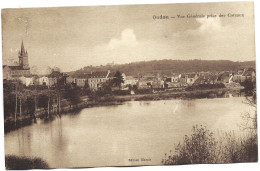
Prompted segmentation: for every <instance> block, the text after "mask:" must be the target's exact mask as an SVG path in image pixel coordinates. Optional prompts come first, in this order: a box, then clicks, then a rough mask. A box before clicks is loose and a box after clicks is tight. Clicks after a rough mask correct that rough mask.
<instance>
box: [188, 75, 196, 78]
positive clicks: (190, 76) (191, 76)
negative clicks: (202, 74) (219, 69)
mask: <svg viewBox="0 0 260 171" xmlns="http://www.w3.org/2000/svg"><path fill="white" fill-rule="evenodd" d="M187 75H188V78H194V77H195V76H196V74H187Z"/></svg>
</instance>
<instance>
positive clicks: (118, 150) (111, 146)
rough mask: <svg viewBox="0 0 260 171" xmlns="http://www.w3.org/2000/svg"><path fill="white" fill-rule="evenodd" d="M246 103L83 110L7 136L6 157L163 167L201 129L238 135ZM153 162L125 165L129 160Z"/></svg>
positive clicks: (59, 164)
mask: <svg viewBox="0 0 260 171" xmlns="http://www.w3.org/2000/svg"><path fill="white" fill-rule="evenodd" d="M244 101H245V98H244V97H233V98H215V99H195V100H177V99H173V100H160V101H130V102H125V103H124V104H123V105H115V106H101V107H93V108H86V109H83V110H81V111H80V112H79V113H76V114H66V115H62V116H61V117H56V118H55V119H54V120H52V121H49V122H46V121H43V120H38V121H37V123H36V124H32V125H30V126H26V127H23V128H21V129H19V130H15V131H11V132H9V133H7V134H5V153H6V154H14V155H19V156H35V157H41V158H42V159H44V160H45V161H47V163H48V164H49V166H50V167H51V168H66V167H93V166H107V165H110V166H116V165H140V164H141V165H151V164H153V165H155V164H161V160H162V159H163V158H164V155H165V153H168V152H169V151H170V150H173V149H174V144H175V143H178V142H179V141H181V140H182V139H183V136H184V135H185V134H189V133H190V132H191V129H192V126H193V125H196V124H202V125H205V126H207V128H208V129H210V130H213V131H215V132H216V131H218V132H222V131H223V132H228V131H235V132H239V126H238V125H239V124H240V123H241V122H242V118H241V114H242V113H243V112H252V110H253V109H252V108H250V107H249V106H248V105H247V104H245V103H243V102H244ZM141 158H144V159H147V160H151V161H145V162H141V161H129V159H134V160H135V159H141Z"/></svg>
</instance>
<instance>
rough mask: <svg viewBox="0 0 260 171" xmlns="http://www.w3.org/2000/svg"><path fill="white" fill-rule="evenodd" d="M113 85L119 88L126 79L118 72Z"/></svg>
mask: <svg viewBox="0 0 260 171" xmlns="http://www.w3.org/2000/svg"><path fill="white" fill-rule="evenodd" d="M113 83H114V84H115V85H116V86H118V88H120V87H121V84H122V83H124V79H123V76H122V74H121V73H120V72H119V71H117V72H116V73H115V75H114V79H113Z"/></svg>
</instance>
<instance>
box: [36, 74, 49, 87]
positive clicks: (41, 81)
mask: <svg viewBox="0 0 260 171" xmlns="http://www.w3.org/2000/svg"><path fill="white" fill-rule="evenodd" d="M38 80H39V85H46V86H49V85H50V82H49V78H48V77H46V76H42V77H40V78H39V79H38Z"/></svg>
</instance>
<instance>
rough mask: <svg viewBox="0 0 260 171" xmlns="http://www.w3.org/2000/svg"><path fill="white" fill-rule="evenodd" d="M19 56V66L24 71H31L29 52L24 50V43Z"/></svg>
mask: <svg viewBox="0 0 260 171" xmlns="http://www.w3.org/2000/svg"><path fill="white" fill-rule="evenodd" d="M18 56H19V65H20V66H21V67H22V68H23V69H29V63H28V54H27V51H25V49H24V45H23V41H22V45H21V50H20V51H19V53H18Z"/></svg>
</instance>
